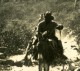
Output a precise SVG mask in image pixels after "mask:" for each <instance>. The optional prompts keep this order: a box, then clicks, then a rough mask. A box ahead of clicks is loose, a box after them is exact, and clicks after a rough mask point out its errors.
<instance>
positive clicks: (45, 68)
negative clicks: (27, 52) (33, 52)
mask: <svg viewBox="0 0 80 71" xmlns="http://www.w3.org/2000/svg"><path fill="white" fill-rule="evenodd" d="M49 66H50V65H49V64H48V63H46V62H45V63H44V71H49Z"/></svg>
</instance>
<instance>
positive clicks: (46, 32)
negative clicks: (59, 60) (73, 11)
mask: <svg viewBox="0 0 80 71" xmlns="http://www.w3.org/2000/svg"><path fill="white" fill-rule="evenodd" d="M44 18H45V19H44V20H43V21H41V22H40V23H39V25H38V35H37V36H38V40H37V41H41V40H43V39H46V38H47V39H48V41H49V43H50V45H51V46H53V45H54V44H53V42H55V43H56V44H57V45H56V46H57V47H56V49H57V51H58V55H59V56H60V57H61V56H62V57H64V56H63V46H62V43H61V41H60V40H58V38H57V37H56V36H55V30H56V29H58V30H62V29H63V25H61V24H59V25H58V24H57V23H56V22H54V21H53V20H54V17H53V16H52V13H51V12H46V14H45V16H44ZM34 43H35V42H34ZM35 44H36V43H35Z"/></svg>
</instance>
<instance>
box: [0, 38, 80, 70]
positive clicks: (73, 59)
mask: <svg viewBox="0 0 80 71" xmlns="http://www.w3.org/2000/svg"><path fill="white" fill-rule="evenodd" d="M66 41H67V40H66V39H65V41H64V40H63V46H64V54H65V55H66V56H67V57H68V60H69V61H68V63H67V64H65V65H64V70H63V65H61V66H60V65H57V66H53V65H52V66H50V71H62V70H63V71H80V70H77V69H78V68H80V54H79V53H78V46H77V44H76V42H75V41H73V39H70V41H69V42H66ZM0 49H1V48H0ZM5 49H6V48H2V51H4V50H5ZM24 57H25V53H23V54H17V55H12V56H6V55H5V54H4V53H2V52H1V53H0V71H38V65H35V64H34V65H32V66H27V65H26V64H25V63H24V61H23V59H24Z"/></svg>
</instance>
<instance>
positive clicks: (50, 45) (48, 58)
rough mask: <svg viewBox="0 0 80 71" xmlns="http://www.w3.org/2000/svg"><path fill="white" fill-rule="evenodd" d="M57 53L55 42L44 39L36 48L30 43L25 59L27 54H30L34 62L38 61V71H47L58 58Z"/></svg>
mask: <svg viewBox="0 0 80 71" xmlns="http://www.w3.org/2000/svg"><path fill="white" fill-rule="evenodd" d="M58 52H59V51H58V49H57V43H56V42H55V40H50V39H48V38H46V39H42V40H41V41H39V42H38V43H37V46H36V47H33V46H32V44H31V42H30V44H29V45H28V47H27V54H26V56H25V59H27V58H28V55H29V54H32V57H33V58H34V59H35V60H38V63H39V65H38V69H39V71H42V70H43V69H44V71H49V68H50V65H51V63H53V64H55V63H56V61H57V60H58V58H60V56H59V54H58ZM27 60H28V59H27Z"/></svg>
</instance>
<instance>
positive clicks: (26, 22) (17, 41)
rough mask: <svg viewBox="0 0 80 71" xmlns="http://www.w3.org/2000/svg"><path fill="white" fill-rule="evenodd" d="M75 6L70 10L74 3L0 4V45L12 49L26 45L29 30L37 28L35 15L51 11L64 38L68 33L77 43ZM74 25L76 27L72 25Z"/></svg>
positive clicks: (69, 0)
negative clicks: (60, 25) (61, 28)
mask: <svg viewBox="0 0 80 71" xmlns="http://www.w3.org/2000/svg"><path fill="white" fill-rule="evenodd" d="M79 3H80V1H78V3H77V4H78V5H77V7H76V9H75V8H74V0H66V1H65V0H59V1H58V0H24V1H21V2H4V3H1V4H0V39H1V40H0V46H6V47H7V48H10V49H12V50H13V49H14V48H15V49H14V51H15V50H16V49H17V48H23V47H26V46H27V43H28V41H29V39H30V37H31V36H32V35H33V34H32V30H33V29H34V28H35V26H36V25H38V24H37V23H38V18H39V14H41V13H45V12H46V11H47V10H50V11H52V12H53V15H54V17H55V21H56V22H58V23H61V24H63V25H64V26H65V27H64V30H63V33H64V36H65V35H67V34H68V33H69V32H70V31H73V32H74V33H72V35H75V36H77V37H76V39H77V40H76V41H77V42H78V44H80V41H79V39H80V38H79V35H80V34H79V30H80V28H79V26H80V25H79V18H80V17H79V13H80V12H79V8H80V6H79ZM75 24H76V25H75Z"/></svg>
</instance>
